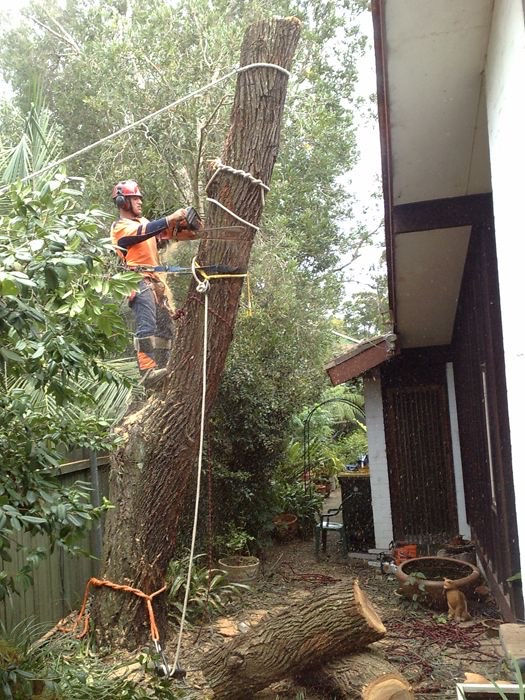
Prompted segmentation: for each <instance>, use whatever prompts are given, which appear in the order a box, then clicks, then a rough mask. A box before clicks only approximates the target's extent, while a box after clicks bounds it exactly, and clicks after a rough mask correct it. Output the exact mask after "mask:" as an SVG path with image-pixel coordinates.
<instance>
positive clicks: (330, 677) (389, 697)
mask: <svg viewBox="0 0 525 700" xmlns="http://www.w3.org/2000/svg"><path fill="white" fill-rule="evenodd" d="M301 680H302V681H303V682H307V683H312V684H314V685H320V686H322V687H324V688H327V689H329V690H330V691H331V692H333V693H336V696H337V697H338V698H340V699H341V700H413V698H414V693H413V692H412V690H411V689H410V684H409V683H408V681H407V680H406V679H405V678H403V676H402V675H401V674H400V673H398V671H397V670H396V668H395V666H392V664H391V663H390V662H388V661H387V660H386V659H384V658H383V657H382V656H381V654H379V653H378V652H377V651H374V650H366V651H363V652H361V653H359V654H354V655H352V656H342V657H340V658H338V659H334V660H333V661H329V662H328V663H326V664H323V665H322V666H319V667H318V668H316V669H314V670H310V671H309V672H308V673H307V674H303V676H302V677H301Z"/></svg>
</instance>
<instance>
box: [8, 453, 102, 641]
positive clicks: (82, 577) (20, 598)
mask: <svg viewBox="0 0 525 700" xmlns="http://www.w3.org/2000/svg"><path fill="white" fill-rule="evenodd" d="M97 467H98V474H99V482H100V492H101V493H100V496H101V497H102V496H106V497H107V496H108V492H109V491H108V474H109V466H108V458H107V456H106V457H102V458H98V460H97ZM60 479H61V480H62V482H63V483H64V485H66V486H69V485H72V484H73V483H74V482H75V481H85V482H89V483H91V479H90V471H89V459H85V458H84V459H79V460H78V461H75V462H69V463H67V464H64V465H63V467H62V469H61V476H60ZM93 537H94V533H93V529H91V530H90V531H89V532H87V533H86V534H85V536H84V538H83V540H82V541H81V546H82V548H83V549H85V550H86V552H89V553H90V554H91V553H92V552H94V551H96V550H95V543H94V539H93ZM17 545H20V547H21V548H20V547H17ZM34 547H43V548H44V549H45V550H46V552H47V557H46V558H45V559H44V560H43V561H42V562H41V563H40V565H39V566H38V567H37V568H36V569H35V571H34V581H33V584H32V585H31V586H29V588H27V589H26V590H23V591H19V593H18V594H15V595H13V596H10V597H9V598H6V599H5V600H3V601H0V620H1V621H2V622H3V623H4V625H5V626H6V627H7V629H12V628H13V627H14V626H15V625H16V624H17V623H19V622H21V621H22V620H25V619H27V618H34V619H35V621H37V622H39V623H40V622H42V623H53V624H54V623H55V622H57V620H59V619H60V618H62V617H65V616H66V615H67V614H68V613H69V612H71V610H74V609H75V608H78V606H79V603H80V601H81V600H82V595H83V593H84V589H85V586H86V582H87V580H88V579H89V578H90V577H91V576H96V575H97V574H98V570H99V562H98V560H96V559H94V558H91V557H88V556H79V557H73V556H71V555H69V554H66V553H65V552H64V551H63V550H61V549H55V550H54V551H53V552H51V547H50V545H49V540H48V538H46V537H44V536H43V535H38V536H35V537H30V536H29V535H27V534H23V535H22V534H20V535H19V536H18V537H16V538H14V541H13V543H12V545H11V548H10V555H11V558H12V561H11V562H2V571H5V572H6V573H7V574H14V573H15V572H16V571H18V570H19V569H20V567H21V566H22V565H23V564H24V556H25V555H24V550H27V549H30V548H34ZM17 550H18V551H17Z"/></svg>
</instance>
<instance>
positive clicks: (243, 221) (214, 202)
mask: <svg viewBox="0 0 525 700" xmlns="http://www.w3.org/2000/svg"><path fill="white" fill-rule="evenodd" d="M206 201H207V202H211V203H212V204H215V205H216V206H217V207H220V208H221V209H223V210H224V211H225V212H226V213H227V214H229V215H230V216H233V218H234V219H237V221H240V222H241V223H243V224H244V225H245V226H249V227H250V228H253V229H255V230H256V231H259V227H258V226H256V225H255V224H251V223H250V222H249V221H246V219H241V217H240V216H237V214H234V212H233V211H231V210H230V209H228V207H225V206H224V204H221V203H220V202H218V201H217V200H216V199H211V197H206Z"/></svg>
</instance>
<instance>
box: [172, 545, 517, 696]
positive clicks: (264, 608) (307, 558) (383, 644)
mask: <svg viewBox="0 0 525 700" xmlns="http://www.w3.org/2000/svg"><path fill="white" fill-rule="evenodd" d="M336 539H337V538H336ZM312 575H313V576H312ZM322 577H329V578H327V579H326V582H325V583H323V582H322V581H323V578H322ZM355 578H358V579H359V583H360V585H361V587H362V588H363V589H364V590H365V591H366V593H367V594H368V596H369V598H370V599H371V601H372V603H373V605H374V607H375V608H376V609H377V611H378V613H379V614H380V616H381V618H382V620H383V622H384V624H385V626H386V628H387V635H386V637H385V638H384V639H383V640H381V641H380V642H377V643H376V645H374V646H375V647H379V648H380V649H381V650H382V651H383V653H384V655H385V657H386V658H387V659H388V660H389V661H390V662H391V663H392V664H394V665H395V666H396V667H397V668H398V670H399V671H400V672H401V673H403V675H404V676H405V677H406V678H407V679H408V680H409V681H410V682H411V683H412V685H413V688H414V691H415V696H416V698H417V699H418V700H423V698H425V699H427V698H436V699H439V700H441V699H443V700H445V699H446V698H451V699H452V698H456V697H457V696H456V691H455V683H456V682H458V681H462V680H463V679H464V672H465V671H471V672H477V673H480V674H481V675H484V676H486V677H490V678H505V676H508V672H506V671H505V670H504V665H503V661H502V652H501V648H500V646H499V642H498V640H497V639H496V640H494V639H489V638H488V637H487V636H486V634H485V629H484V627H483V626H482V625H481V620H482V619H483V618H484V617H499V615H498V613H497V610H496V608H495V606H494V605H493V603H492V602H490V601H489V602H488V603H487V602H485V603H483V604H481V603H477V602H475V601H473V602H472V603H470V605H469V610H470V612H471V613H472V615H473V620H472V622H467V623H460V624H456V623H451V622H448V621H446V619H445V617H444V616H439V614H438V613H436V612H433V611H430V610H428V609H426V608H423V607H421V606H419V605H417V604H413V603H410V602H408V601H405V600H404V599H401V598H400V597H399V596H398V595H397V594H396V590H397V588H398V585H397V583H396V579H395V577H393V576H388V575H382V574H381V573H380V571H379V569H378V568H372V567H370V566H369V565H368V564H367V562H366V561H363V560H359V559H355V558H349V559H346V560H344V559H342V558H341V556H340V554H339V551H338V548H337V546H336V542H335V540H334V541H332V542H329V546H328V550H327V553H326V556H323V557H322V559H321V560H320V561H316V559H315V555H314V545H313V541H299V540H295V541H293V542H290V543H287V544H275V545H273V546H272V547H270V548H269V549H268V550H267V551H266V552H265V554H264V557H263V559H262V567H261V576H260V578H259V580H258V581H257V583H256V584H254V585H253V587H252V591H251V592H250V593H247V594H245V596H244V597H243V599H242V601H241V602H240V603H237V604H236V606H235V608H233V609H231V610H229V611H228V615H227V616H223V617H221V618H219V619H215V620H213V621H212V622H210V623H206V624H203V625H201V627H200V628H199V629H192V630H188V631H187V632H185V633H184V637H183V644H182V652H181V665H182V666H183V667H184V668H185V669H187V672H188V673H187V678H186V684H187V686H189V687H190V688H192V689H193V690H194V691H195V694H196V697H199V698H203V699H204V698H206V697H208V693H207V692H206V682H205V679H204V677H203V675H202V673H201V672H200V671H199V668H200V665H201V661H202V659H203V658H204V657H205V656H206V654H207V653H208V652H209V650H210V649H211V648H212V647H214V646H215V645H217V644H223V643H225V641H228V640H229V639H231V638H232V637H233V636H235V635H236V634H243V633H244V632H246V631H247V630H248V629H249V628H250V627H251V626H252V625H255V624H258V623H259V622H260V621H261V620H263V619H264V617H266V616H267V615H268V614H274V613H276V612H279V611H281V610H285V609H287V608H288V607H289V606H290V605H291V604H293V601H294V600H300V599H302V598H304V597H307V596H309V595H310V593H311V592H312V591H314V590H318V589H319V587H320V586H321V585H326V586H329V585H331V584H330V582H329V580H332V579H336V580H339V581H348V583H349V585H350V584H351V582H352V581H353V580H354V579H355ZM175 645H176V638H175V637H174V638H173V639H172V640H170V642H169V644H168V645H167V652H168V656H169V657H171V656H172V654H173V652H174V649H175ZM310 680H314V679H310ZM256 697H257V698H258V700H277V699H278V698H279V699H280V700H284V699H285V698H286V699H293V700H330V699H331V698H332V697H333V695H330V694H325V693H323V691H322V690H321V689H313V688H312V685H310V686H309V687H305V686H302V685H299V684H298V683H296V682H294V680H293V679H287V680H283V681H281V682H279V683H275V684H273V685H272V686H270V687H269V688H267V689H266V690H264V691H261V692H260V693H258V694H257V695H256Z"/></svg>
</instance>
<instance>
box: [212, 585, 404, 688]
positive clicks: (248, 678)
mask: <svg viewBox="0 0 525 700" xmlns="http://www.w3.org/2000/svg"><path fill="white" fill-rule="evenodd" d="M385 632H386V630H385V627H384V625H383V623H382V622H381V620H380V618H379V616H378V615H377V613H376V612H375V610H374V609H373V607H372V605H371V603H370V601H369V600H368V598H367V597H366V595H365V593H364V592H363V591H362V590H361V589H360V587H359V584H358V582H357V581H354V583H353V585H351V586H348V584H339V585H335V586H330V587H327V588H322V589H321V590H319V591H316V592H315V593H314V594H313V595H312V596H311V597H310V598H308V599H307V600H304V601H301V602H300V603H298V604H297V605H294V606H293V607H291V608H290V609H289V610H287V611H286V612H283V613H280V614H279V615H275V616H274V617H270V618H268V619H267V620H264V621H263V622H261V623H260V624H259V625H257V626H256V627H254V628H253V629H252V630H250V631H249V632H247V633H246V634H243V635H239V636H238V637H235V638H234V639H233V640H231V641H229V642H226V643H225V644H223V645H222V646H220V647H218V648H217V649H215V650H212V651H211V652H210V653H209V654H208V656H207V659H206V661H205V663H204V666H203V668H202V671H203V673H204V675H205V676H206V679H207V681H208V683H209V685H210V687H211V688H212V689H213V691H214V693H215V695H214V697H216V698H228V700H235V699H236V698H247V697H249V696H250V695H251V694H253V693H254V692H256V691H257V690H261V689H262V688H265V687H266V686H268V685H270V683H273V682H274V681H277V680H280V679H281V678H284V677H286V676H290V675H296V674H298V673H300V672H301V671H303V670H304V669H306V668H308V667H312V666H321V665H322V664H323V663H324V662H325V661H328V660H329V659H332V658H337V657H339V656H342V655H345V654H349V653H350V652H352V651H357V650H359V649H362V648H363V647H365V646H366V645H367V644H370V643H372V642H375V641H377V640H378V639H381V638H382V637H383V636H384V635H385ZM377 697H378V698H379V697H381V696H377ZM385 697H386V696H385ZM401 697H402V696H401Z"/></svg>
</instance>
